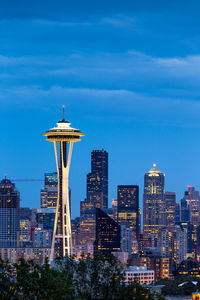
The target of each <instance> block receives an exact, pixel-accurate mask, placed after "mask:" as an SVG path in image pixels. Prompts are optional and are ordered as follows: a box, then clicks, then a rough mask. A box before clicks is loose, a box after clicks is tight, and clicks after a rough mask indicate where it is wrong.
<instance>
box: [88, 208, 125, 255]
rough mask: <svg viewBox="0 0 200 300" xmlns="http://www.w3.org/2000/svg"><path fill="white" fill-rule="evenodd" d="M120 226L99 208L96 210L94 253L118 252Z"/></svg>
mask: <svg viewBox="0 0 200 300" xmlns="http://www.w3.org/2000/svg"><path fill="white" fill-rule="evenodd" d="M120 240H121V238H120V226H119V225H118V224H117V223H116V222H115V221H114V220H113V219H112V218H110V217H109V216H108V215H107V214H106V213H105V212H104V211H103V210H101V209H100V208H97V209H96V239H95V243H94V253H98V254H103V255H104V254H107V253H111V252H116V251H120Z"/></svg>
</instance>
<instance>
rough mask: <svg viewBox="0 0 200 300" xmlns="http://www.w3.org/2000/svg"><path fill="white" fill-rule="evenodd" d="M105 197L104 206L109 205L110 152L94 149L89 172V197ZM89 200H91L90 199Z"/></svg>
mask: <svg viewBox="0 0 200 300" xmlns="http://www.w3.org/2000/svg"><path fill="white" fill-rule="evenodd" d="M91 194H93V196H92V198H93V201H94V198H95V197H97V198H98V199H101V197H102V198H103V207H101V208H107V207H108V152H107V151H105V150H93V151H92V153H91V173H89V174H87V199H89V198H90V197H91ZM88 201H89V200H88Z"/></svg>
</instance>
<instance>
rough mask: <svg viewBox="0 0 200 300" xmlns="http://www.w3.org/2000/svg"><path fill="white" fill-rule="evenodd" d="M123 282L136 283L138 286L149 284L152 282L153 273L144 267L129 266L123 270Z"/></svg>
mask: <svg viewBox="0 0 200 300" xmlns="http://www.w3.org/2000/svg"><path fill="white" fill-rule="evenodd" d="M124 275H125V282H131V281H132V282H135V281H136V282H138V283H139V284H151V283H152V282H153V281H154V271H153V270H147V268H146V267H136V266H130V267H128V268H127V269H125V270H124Z"/></svg>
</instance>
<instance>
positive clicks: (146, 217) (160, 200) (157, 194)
mask: <svg viewBox="0 0 200 300" xmlns="http://www.w3.org/2000/svg"><path fill="white" fill-rule="evenodd" d="M143 226H144V234H145V236H146V237H147V238H149V239H151V242H152V246H156V245H157V237H158V231H159V229H161V228H162V227H164V226H165V174H164V173H161V172H160V171H159V170H158V168H157V167H156V164H153V168H151V170H150V171H149V172H148V173H145V175H144V195H143Z"/></svg>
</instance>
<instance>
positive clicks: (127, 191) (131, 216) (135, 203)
mask: <svg viewBox="0 0 200 300" xmlns="http://www.w3.org/2000/svg"><path fill="white" fill-rule="evenodd" d="M117 222H118V223H119V224H120V225H126V227H127V228H130V229H132V230H133V233H134V235H135V236H134V239H138V236H139V186H138V185H118V187H117Z"/></svg>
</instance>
